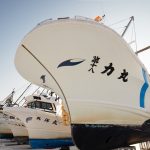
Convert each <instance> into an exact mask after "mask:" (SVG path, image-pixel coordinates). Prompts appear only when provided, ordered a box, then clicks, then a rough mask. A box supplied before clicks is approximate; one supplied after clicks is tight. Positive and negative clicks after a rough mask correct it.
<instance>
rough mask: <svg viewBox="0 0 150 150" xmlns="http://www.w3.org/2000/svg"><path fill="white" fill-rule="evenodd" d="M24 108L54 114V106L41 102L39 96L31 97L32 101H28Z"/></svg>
mask: <svg viewBox="0 0 150 150" xmlns="http://www.w3.org/2000/svg"><path fill="white" fill-rule="evenodd" d="M26 107H28V108H32V109H40V110H43V111H47V112H51V113H56V106H55V104H54V103H51V102H48V101H43V100H42V99H41V97H40V96H33V100H32V101H29V102H28V103H27V106H26Z"/></svg>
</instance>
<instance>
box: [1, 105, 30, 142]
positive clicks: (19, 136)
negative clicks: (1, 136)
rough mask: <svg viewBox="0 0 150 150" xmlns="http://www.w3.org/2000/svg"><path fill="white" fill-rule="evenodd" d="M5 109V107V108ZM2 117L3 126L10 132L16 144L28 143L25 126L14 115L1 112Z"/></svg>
mask: <svg viewBox="0 0 150 150" xmlns="http://www.w3.org/2000/svg"><path fill="white" fill-rule="evenodd" d="M6 108H7V107H6ZM3 115H4V116H5V120H4V121H5V124H6V126H7V127H8V128H9V129H10V130H11V132H12V134H13V137H14V140H15V141H16V142H17V143H18V144H27V143H28V131H27V128H26V127H25V125H24V124H23V123H22V122H21V120H20V119H19V118H17V117H15V116H14V115H12V114H10V113H8V112H5V111H4V110H3Z"/></svg>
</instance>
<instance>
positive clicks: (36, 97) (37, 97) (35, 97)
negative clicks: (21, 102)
mask: <svg viewBox="0 0 150 150" xmlns="http://www.w3.org/2000/svg"><path fill="white" fill-rule="evenodd" d="M33 98H34V99H39V100H41V97H39V96H33Z"/></svg>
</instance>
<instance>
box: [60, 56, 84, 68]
mask: <svg viewBox="0 0 150 150" xmlns="http://www.w3.org/2000/svg"><path fill="white" fill-rule="evenodd" d="M84 61H85V59H80V58H76V59H68V60H65V61H63V62H61V63H60V64H59V65H58V67H57V68H59V67H64V66H76V65H79V64H81V63H82V62H84Z"/></svg>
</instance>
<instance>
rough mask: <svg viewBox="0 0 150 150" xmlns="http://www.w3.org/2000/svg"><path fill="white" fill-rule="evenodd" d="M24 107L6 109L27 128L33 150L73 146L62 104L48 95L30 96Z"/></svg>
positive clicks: (5, 110)
mask: <svg viewBox="0 0 150 150" xmlns="http://www.w3.org/2000/svg"><path fill="white" fill-rule="evenodd" d="M25 99H26V103H25V105H24V107H5V108H4V112H7V113H11V114H13V115H15V116H16V117H18V118H19V119H20V120H21V121H22V122H23V123H24V125H25V126H26V128H27V130H28V135H29V144H30V145H31V147H32V148H57V147H65V146H72V145H73V142H72V139H71V127H70V124H66V123H67V122H66V121H64V120H63V119H62V117H61V114H62V111H61V106H60V102H57V101H55V99H56V98H53V97H48V96H47V95H35V94H34V95H30V96H27V97H26V98H25Z"/></svg>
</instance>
